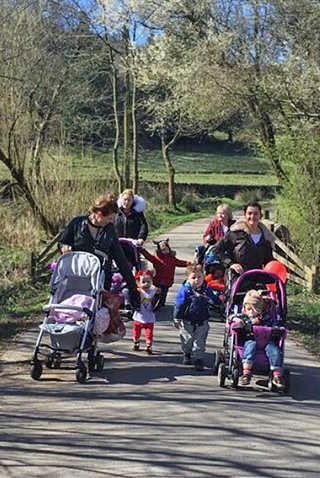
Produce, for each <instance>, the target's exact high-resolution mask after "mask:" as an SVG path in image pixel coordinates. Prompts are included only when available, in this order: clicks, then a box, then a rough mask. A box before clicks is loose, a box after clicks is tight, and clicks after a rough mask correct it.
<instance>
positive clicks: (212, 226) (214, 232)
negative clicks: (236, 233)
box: [203, 219, 235, 244]
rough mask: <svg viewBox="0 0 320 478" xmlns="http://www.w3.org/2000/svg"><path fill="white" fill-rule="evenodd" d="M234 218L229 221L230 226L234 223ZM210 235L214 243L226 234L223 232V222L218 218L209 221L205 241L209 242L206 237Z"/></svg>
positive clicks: (210, 240) (204, 236) (204, 235)
mask: <svg viewBox="0 0 320 478" xmlns="http://www.w3.org/2000/svg"><path fill="white" fill-rule="evenodd" d="M234 222H235V221H234V220H231V221H229V222H228V228H230V226H232V224H234ZM207 236H210V239H209V242H210V243H212V244H215V243H216V242H218V241H219V239H221V238H222V237H223V236H224V234H223V228H222V224H221V222H219V221H218V219H213V220H212V221H210V222H209V224H208V225H207V227H206V230H205V231H204V234H203V242H204V243H205V244H207V242H208V241H207V240H206V237H207Z"/></svg>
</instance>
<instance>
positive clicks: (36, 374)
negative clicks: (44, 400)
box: [30, 360, 42, 380]
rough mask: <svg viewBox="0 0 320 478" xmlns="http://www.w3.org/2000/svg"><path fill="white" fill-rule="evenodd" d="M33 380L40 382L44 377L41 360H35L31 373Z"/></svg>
mask: <svg viewBox="0 0 320 478" xmlns="http://www.w3.org/2000/svg"><path fill="white" fill-rule="evenodd" d="M30 375H31V378H33V380H39V378H40V377H41V375H42V363H41V362H40V361H39V360H35V361H34V362H33V363H32V365H31V371H30Z"/></svg>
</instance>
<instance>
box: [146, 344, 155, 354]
mask: <svg viewBox="0 0 320 478" xmlns="http://www.w3.org/2000/svg"><path fill="white" fill-rule="evenodd" d="M146 352H147V354H148V355H152V354H153V352H152V346H151V345H148V346H147V348H146Z"/></svg>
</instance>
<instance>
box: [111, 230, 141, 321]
mask: <svg viewBox="0 0 320 478" xmlns="http://www.w3.org/2000/svg"><path fill="white" fill-rule="evenodd" d="M119 243H120V245H121V247H122V250H123V252H124V255H125V256H126V259H127V262H128V265H129V267H130V269H131V271H132V273H133V275H135V274H136V273H137V272H138V271H140V270H141V269H142V261H141V258H140V254H139V247H138V246H137V241H136V240H135V239H130V238H126V237H119ZM112 272H113V279H112V284H111V289H116V290H117V291H118V292H120V295H122V298H123V299H122V302H121V304H120V306H119V313H120V316H121V318H122V319H124V320H126V319H132V315H133V308H132V305H131V302H130V297H129V290H128V288H127V284H126V283H125V282H124V281H122V282H121V281H119V275H120V274H119V269H118V268H117V267H116V265H115V264H114V265H113V270H112ZM120 277H121V276H120ZM115 284H116V287H114V285H115Z"/></svg>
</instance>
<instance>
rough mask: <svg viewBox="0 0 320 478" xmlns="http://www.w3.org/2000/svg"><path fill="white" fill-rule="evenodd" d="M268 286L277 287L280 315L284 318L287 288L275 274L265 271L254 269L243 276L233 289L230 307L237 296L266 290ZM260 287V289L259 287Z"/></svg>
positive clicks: (238, 279) (237, 280)
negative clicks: (258, 289) (261, 289)
mask: <svg viewBox="0 0 320 478" xmlns="http://www.w3.org/2000/svg"><path fill="white" fill-rule="evenodd" d="M268 284H275V285H276V292H275V295H276V297H277V301H278V303H279V309H280V314H281V316H282V317H283V318H284V317H285V315H286V312H287V298H286V288H285V284H284V283H283V282H282V280H281V279H280V278H279V277H278V276H276V275H275V274H271V273H270V272H266V271H264V270H263V269H252V270H250V271H246V272H244V273H243V274H241V276H240V277H238V278H237V279H236V281H235V282H234V284H233V286H232V287H231V292H230V297H229V300H228V302H229V307H230V306H231V304H233V303H234V302H237V301H236V295H237V294H241V293H243V294H244V293H246V292H247V291H248V290H250V289H257V288H264V287H266V286H267V285H268ZM258 285H259V287H257V286H258Z"/></svg>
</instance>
